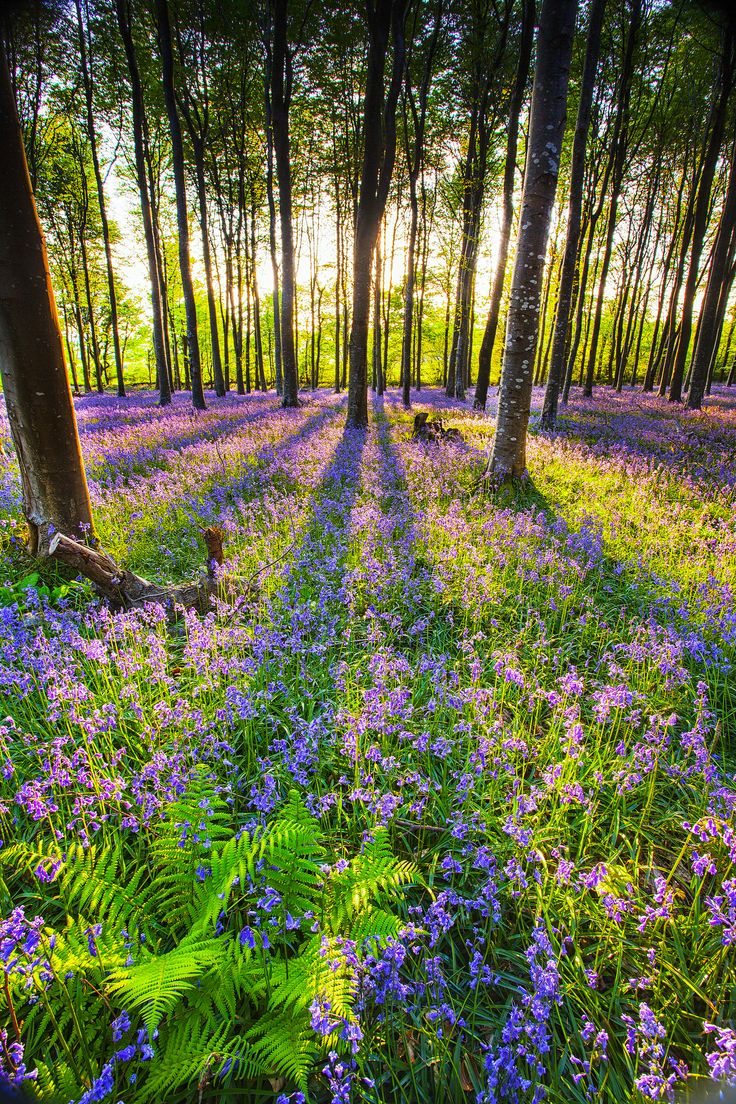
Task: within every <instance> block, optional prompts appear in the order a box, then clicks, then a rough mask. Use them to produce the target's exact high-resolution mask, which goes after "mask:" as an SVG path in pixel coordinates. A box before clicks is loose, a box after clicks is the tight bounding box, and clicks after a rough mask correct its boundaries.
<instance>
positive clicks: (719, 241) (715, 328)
mask: <svg viewBox="0 0 736 1104" xmlns="http://www.w3.org/2000/svg"><path fill="white" fill-rule="evenodd" d="M735 239H736V141H734V143H733V146H732V148H731V166H730V171H729V178H728V189H727V191H726V198H725V201H724V204H723V211H722V213H721V219H720V225H719V227H718V234H717V237H716V242H715V248H714V250H713V259H712V261H711V270H710V278H709V280H708V285H707V287H706V291H705V297H704V299H703V305H702V307H701V310H700V323H699V326H698V337H697V342H696V345H695V353H694V356H693V363H692V369H691V379H690V390H689V392H688V397H687V407H688V409H689V410H700V407H701V405H702V402H703V395H704V394H705V388H706V385H707V383H708V373H709V371H710V368H711V363H712V361H713V358H714V356H715V354H716V352H717V345H718V335H719V332H720V326H721V325H722V323H723V315H722V314H721V317H720V319H719V314H720V313H721V312H720V310H719V308H721V307H722V309H723V312H724V313H725V305H726V300H727V298H728V293H729V291H730V289H731V284H732V282H733V276H734V272H733V249H734V240H735ZM729 270H730V271H729Z"/></svg>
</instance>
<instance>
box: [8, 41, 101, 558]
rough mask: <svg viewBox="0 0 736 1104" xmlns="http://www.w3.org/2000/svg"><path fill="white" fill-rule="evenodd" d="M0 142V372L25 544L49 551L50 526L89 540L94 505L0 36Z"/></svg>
mask: <svg viewBox="0 0 736 1104" xmlns="http://www.w3.org/2000/svg"><path fill="white" fill-rule="evenodd" d="M0 149H2V151H3V184H2V188H0V374H1V376H2V385H3V391H4V393H5V403H6V407H7V412H8V421H9V422H10V431H11V434H12V437H13V444H14V445H15V450H16V453H17V456H18V465H19V468H20V477H21V486H22V490H23V510H24V513H25V517H26V520H27V522H28V529H29V548H30V551H31V553H32V554H34V555H48V552H49V544H50V541H51V538H52V537H53V535H54V532H55V531H59V530H61V531H63V532H67V533H73V534H74V535H75V536H77V537H79V538H80V539H82V540H85V539H87V540H93V539H94V530H93V525H92V508H91V506H90V500H89V491H88V488H87V479H86V476H85V473H84V464H83V463H82V454H81V450H80V446H79V435H78V433H77V424H76V419H75V416H74V404H73V400H72V394H71V389H70V387H69V378H68V376H67V372H66V367H65V365H64V352H63V345H62V337H61V329H60V326H59V318H58V315H57V312H56V304H55V301H54V293H53V288H52V286H51V274H50V271H49V263H48V257H47V255H46V247H45V245H44V240H43V234H42V231H41V225H40V223H39V221H38V215H37V213H36V206H35V203H34V201H33V193H32V191H31V180H30V176H29V174H28V166H27V163H26V157H25V151H24V149H23V138H22V135H21V129H20V122H19V120H18V115H17V111H16V107H15V99H14V97H13V90H12V87H11V83H10V72H9V69H8V64H7V59H6V57H5V51H4V48H3V46H2V43H1V42H0ZM31 319H32V320H33V321H32V325H31V324H29V322H30V320H31Z"/></svg>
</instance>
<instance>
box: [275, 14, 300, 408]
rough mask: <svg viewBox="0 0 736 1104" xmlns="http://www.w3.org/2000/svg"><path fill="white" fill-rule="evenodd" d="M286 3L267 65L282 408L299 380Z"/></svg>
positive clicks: (291, 402)
mask: <svg viewBox="0 0 736 1104" xmlns="http://www.w3.org/2000/svg"><path fill="white" fill-rule="evenodd" d="M287 3H288V0H273V5H272V7H273V43H272V54H271V65H270V76H271V127H272V131H273V148H274V153H275V156H276V176H277V179H278V188H279V222H280V226H281V368H282V372H283V387H284V396H283V405H284V406H298V405H299V379H298V373H297V363H296V348H295V343H294V296H295V290H296V270H295V261H294V228H293V223H292V209H291V208H292V202H291V192H292V189H291V154H290V149H289V107H290V103H291V87H292V68H291V56H290V54H289V50H288V46H287V41H286V30H287Z"/></svg>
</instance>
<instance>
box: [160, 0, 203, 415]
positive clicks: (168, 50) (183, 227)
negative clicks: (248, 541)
mask: <svg viewBox="0 0 736 1104" xmlns="http://www.w3.org/2000/svg"><path fill="white" fill-rule="evenodd" d="M156 25H157V30H158V45H159V51H160V53H161V67H162V77H163V91H164V101H165V104H166V114H167V116H168V120H169V134H170V136H171V160H172V166H173V170H174V190H175V193H176V224H177V230H178V234H179V268H180V270H181V283H182V294H183V297H184V313H185V316H186V324H187V345H188V348H189V373H190V377H191V381H192V403H193V405H194V409H195V410H204V409H205V407H206V403H205V401H204V391H203V390H202V366H201V362H200V356H199V337H198V335H197V305H196V303H195V299H194V285H193V283H192V266H191V261H190V259H189V217H188V214H187V191H186V180H185V177H184V144H183V142H182V135H181V123H180V121H179V112H178V110H177V106H176V93H175V91H174V55H173V51H172V46H171V23H170V20H169V5H168V0H156Z"/></svg>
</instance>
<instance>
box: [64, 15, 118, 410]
mask: <svg viewBox="0 0 736 1104" xmlns="http://www.w3.org/2000/svg"><path fill="white" fill-rule="evenodd" d="M74 3H75V8H76V13H77V29H78V32H79V60H80V68H81V70H82V81H83V84H84V102H85V108H86V115H85V118H86V123H87V138H88V140H89V145H90V150H91V153H92V164H93V167H94V173H95V186H96V188H97V202H98V204H99V208H100V222H101V225H102V237H103V241H104V243H105V269H106V273H107V293H108V298H109V301H110V326H111V329H112V343H113V350H114V353H115V374H116V377H117V386H118V397H119V398H125V380H124V379H123V355H122V352H121V349H120V333H119V329H118V301H117V293H116V291H115V274H114V272H113V264H112V244H111V241H110V228H109V224H108V218H107V204H106V202H105V188H104V184H103V181H102V171H101V169H100V158H99V154H98V152H97V132H96V129H95V119H94V97H93V91H92V88H93V79H94V78H93V72H92V54H91V48H90V47H91V39H90V33H89V8H88V7H87V18H86V24H85V20H84V19H83V18H82V2H81V0H74Z"/></svg>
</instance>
